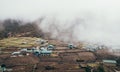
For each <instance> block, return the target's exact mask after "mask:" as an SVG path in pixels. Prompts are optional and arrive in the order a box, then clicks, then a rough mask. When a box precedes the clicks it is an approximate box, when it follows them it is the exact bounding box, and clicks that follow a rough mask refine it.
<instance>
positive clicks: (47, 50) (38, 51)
mask: <svg viewBox="0 0 120 72" xmlns="http://www.w3.org/2000/svg"><path fill="white" fill-rule="evenodd" d="M54 48H55V47H54V46H53V45H48V46H47V47H39V46H38V47H36V48H35V47H33V48H23V49H21V50H20V51H17V52H13V53H12V55H19V56H21V55H29V53H33V54H34V55H36V56H39V55H50V54H51V53H52V52H53V51H52V50H53V49H54Z"/></svg>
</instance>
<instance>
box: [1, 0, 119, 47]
mask: <svg viewBox="0 0 120 72" xmlns="http://www.w3.org/2000/svg"><path fill="white" fill-rule="evenodd" d="M45 15H48V16H49V15H52V16H58V18H60V19H63V20H64V19H65V20H70V18H75V17H81V18H83V19H85V20H86V25H87V26H86V29H84V28H81V27H78V28H76V30H75V33H76V34H77V37H78V39H80V40H89V41H98V42H99V41H100V42H106V43H107V44H113V45H120V0H0V19H6V18H20V19H28V20H35V19H37V18H39V17H40V16H45ZM78 31H79V32H81V33H80V34H79V33H78ZM79 37H80V38H79Z"/></svg>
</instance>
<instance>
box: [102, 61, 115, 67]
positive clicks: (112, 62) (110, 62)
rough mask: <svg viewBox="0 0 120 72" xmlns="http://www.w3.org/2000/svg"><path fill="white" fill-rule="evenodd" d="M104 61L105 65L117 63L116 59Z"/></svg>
mask: <svg viewBox="0 0 120 72" xmlns="http://www.w3.org/2000/svg"><path fill="white" fill-rule="evenodd" d="M102 62H103V64H104V65H107V66H116V64H117V62H116V60H103V61H102Z"/></svg>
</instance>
